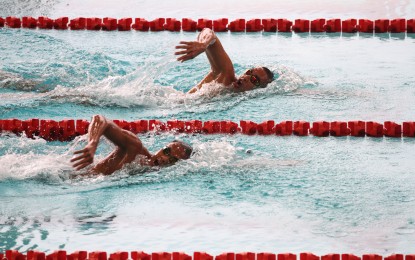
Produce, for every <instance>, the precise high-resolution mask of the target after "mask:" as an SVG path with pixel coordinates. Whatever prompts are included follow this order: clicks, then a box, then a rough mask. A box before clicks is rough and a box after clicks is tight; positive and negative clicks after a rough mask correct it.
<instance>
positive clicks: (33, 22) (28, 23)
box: [22, 16, 37, 29]
mask: <svg viewBox="0 0 415 260" xmlns="http://www.w3.org/2000/svg"><path fill="white" fill-rule="evenodd" d="M22 27H23V28H28V29H35V28H36V27H37V19H35V18H33V17H31V16H24V17H22Z"/></svg>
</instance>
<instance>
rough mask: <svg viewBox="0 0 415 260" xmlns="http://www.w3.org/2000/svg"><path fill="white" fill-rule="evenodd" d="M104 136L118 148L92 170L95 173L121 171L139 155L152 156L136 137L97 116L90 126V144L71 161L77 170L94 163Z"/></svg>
mask: <svg viewBox="0 0 415 260" xmlns="http://www.w3.org/2000/svg"><path fill="white" fill-rule="evenodd" d="M103 135H104V136H105V137H106V138H107V139H108V140H110V141H111V142H112V143H113V144H115V145H116V146H117V147H116V149H115V150H114V151H113V152H112V153H111V154H110V155H109V156H108V157H107V158H105V159H104V160H103V161H101V162H100V163H98V164H97V165H96V166H95V167H94V168H93V169H92V171H93V172H94V173H103V174H109V173H112V172H114V171H115V170H117V169H120V168H121V167H122V165H123V164H124V163H128V162H131V161H132V160H134V158H135V156H136V155H137V154H143V155H145V156H150V154H149V152H148V151H147V149H146V148H145V147H144V146H143V145H142V143H141V141H140V139H138V137H137V136H136V135H134V134H133V133H131V132H129V131H126V130H123V129H121V128H120V127H119V126H117V125H116V124H115V123H114V122H112V121H111V120H107V119H106V118H105V117H104V116H101V115H95V116H93V117H92V120H91V123H90V124H89V129H88V144H87V145H86V146H85V147H84V149H81V150H78V151H76V152H74V154H75V155H77V156H76V157H74V158H73V159H72V160H71V162H72V163H74V164H73V167H74V168H75V169H76V170H80V169H83V168H85V167H86V166H88V165H90V164H92V163H93V161H94V156H95V152H96V150H97V147H98V144H99V139H100V137H101V136H103Z"/></svg>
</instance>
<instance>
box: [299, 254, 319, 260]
mask: <svg viewBox="0 0 415 260" xmlns="http://www.w3.org/2000/svg"><path fill="white" fill-rule="evenodd" d="M300 260H320V257H318V256H316V255H315V254H312V253H301V254H300Z"/></svg>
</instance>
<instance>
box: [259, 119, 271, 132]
mask: <svg viewBox="0 0 415 260" xmlns="http://www.w3.org/2000/svg"><path fill="white" fill-rule="evenodd" d="M257 130H258V134H259V135H271V134H275V122H274V120H268V121H265V122H262V123H261V124H258V125H257Z"/></svg>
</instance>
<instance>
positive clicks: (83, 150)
mask: <svg viewBox="0 0 415 260" xmlns="http://www.w3.org/2000/svg"><path fill="white" fill-rule="evenodd" d="M87 151H88V148H84V149H82V150H78V151H75V152H74V153H73V154H80V153H85V152H87Z"/></svg>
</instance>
